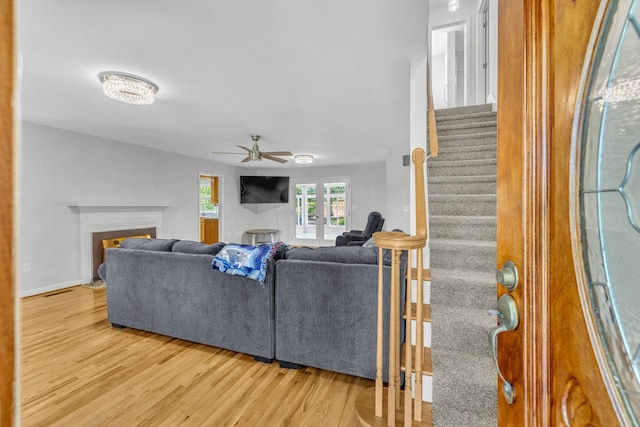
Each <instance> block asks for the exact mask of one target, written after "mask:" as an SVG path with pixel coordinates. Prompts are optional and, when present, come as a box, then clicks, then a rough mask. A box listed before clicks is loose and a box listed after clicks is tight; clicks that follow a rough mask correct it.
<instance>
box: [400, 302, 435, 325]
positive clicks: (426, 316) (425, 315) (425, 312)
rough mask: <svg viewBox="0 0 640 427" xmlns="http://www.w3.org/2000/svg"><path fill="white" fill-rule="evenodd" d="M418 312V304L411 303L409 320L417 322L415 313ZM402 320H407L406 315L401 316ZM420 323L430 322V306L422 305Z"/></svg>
mask: <svg viewBox="0 0 640 427" xmlns="http://www.w3.org/2000/svg"><path fill="white" fill-rule="evenodd" d="M417 312H418V304H417V303H415V302H412V303H411V320H417V319H418V317H417V315H416V313H417ZM402 318H403V319H405V320H406V319H407V313H406V312H405V313H403V314H402ZM422 321H423V322H431V305H429V304H422Z"/></svg>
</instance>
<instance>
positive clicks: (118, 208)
mask: <svg viewBox="0 0 640 427" xmlns="http://www.w3.org/2000/svg"><path fill="white" fill-rule="evenodd" d="M68 205H69V206H70V207H72V208H75V209H77V210H78V211H79V212H80V213H87V212H153V211H163V210H164V209H165V208H168V207H172V206H175V205H168V204H166V203H91V202H69V203H68Z"/></svg>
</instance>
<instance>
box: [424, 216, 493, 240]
mask: <svg viewBox="0 0 640 427" xmlns="http://www.w3.org/2000/svg"><path fill="white" fill-rule="evenodd" d="M429 221H430V227H429V232H430V233H429V234H430V238H431V239H448V240H490V241H495V240H496V217H495V216H461V215H431V216H430V218H429Z"/></svg>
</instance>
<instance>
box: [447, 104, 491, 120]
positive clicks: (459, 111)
mask: <svg viewBox="0 0 640 427" xmlns="http://www.w3.org/2000/svg"><path fill="white" fill-rule="evenodd" d="M490 111H493V104H478V105H468V106H466V107H451V108H441V109H438V110H436V118H441V117H446V116H456V115H464V114H474V113H486V112H490Z"/></svg>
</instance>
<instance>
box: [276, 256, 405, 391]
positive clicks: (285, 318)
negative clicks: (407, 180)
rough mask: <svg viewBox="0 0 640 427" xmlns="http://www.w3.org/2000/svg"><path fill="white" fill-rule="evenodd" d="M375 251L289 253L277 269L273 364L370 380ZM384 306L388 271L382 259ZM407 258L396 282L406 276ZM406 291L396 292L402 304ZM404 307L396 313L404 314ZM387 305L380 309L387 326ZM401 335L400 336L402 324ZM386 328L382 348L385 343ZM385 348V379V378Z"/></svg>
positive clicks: (373, 353)
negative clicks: (277, 363)
mask: <svg viewBox="0 0 640 427" xmlns="http://www.w3.org/2000/svg"><path fill="white" fill-rule="evenodd" d="M377 254H378V250H377V249H376V248H363V247H360V246H336V247H322V248H318V249H309V248H295V249H291V250H290V251H289V252H288V253H287V256H286V259H281V260H279V261H278V262H277V264H276V288H275V291H276V294H275V308H276V315H275V319H276V326H275V327H276V359H277V360H278V361H280V362H281V363H294V364H299V365H305V366H313V367H316V368H321V369H327V370H330V371H335V372H341V373H345V374H350V375H356V376H360V377H364V378H370V379H374V378H375V374H376V369H375V368H376V320H377V304H378V257H377ZM384 263H385V264H386V265H385V266H384V267H383V272H384V278H385V280H384V285H385V287H384V295H385V301H389V293H390V277H391V267H390V260H389V259H386V260H385V262H384ZM405 268H406V256H403V257H402V264H401V271H400V277H405ZM404 297H405V287H404V286H403V287H402V289H401V299H400V300H401V301H402V302H404ZM403 309H404V304H403V303H402V308H401V310H400V312H402V311H404V310H403ZM388 321H389V306H388V304H385V306H384V325H388ZM401 325H402V330H401V333H400V336H401V337H402V336H404V324H403V322H401ZM388 336H389V335H388V326H385V329H384V343H388V339H389V338H388ZM387 347H388V346H387V345H386V344H385V345H384V346H383V348H384V349H385V350H384V364H383V366H384V367H385V368H384V376H385V379H386V377H387V353H388V351H387Z"/></svg>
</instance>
